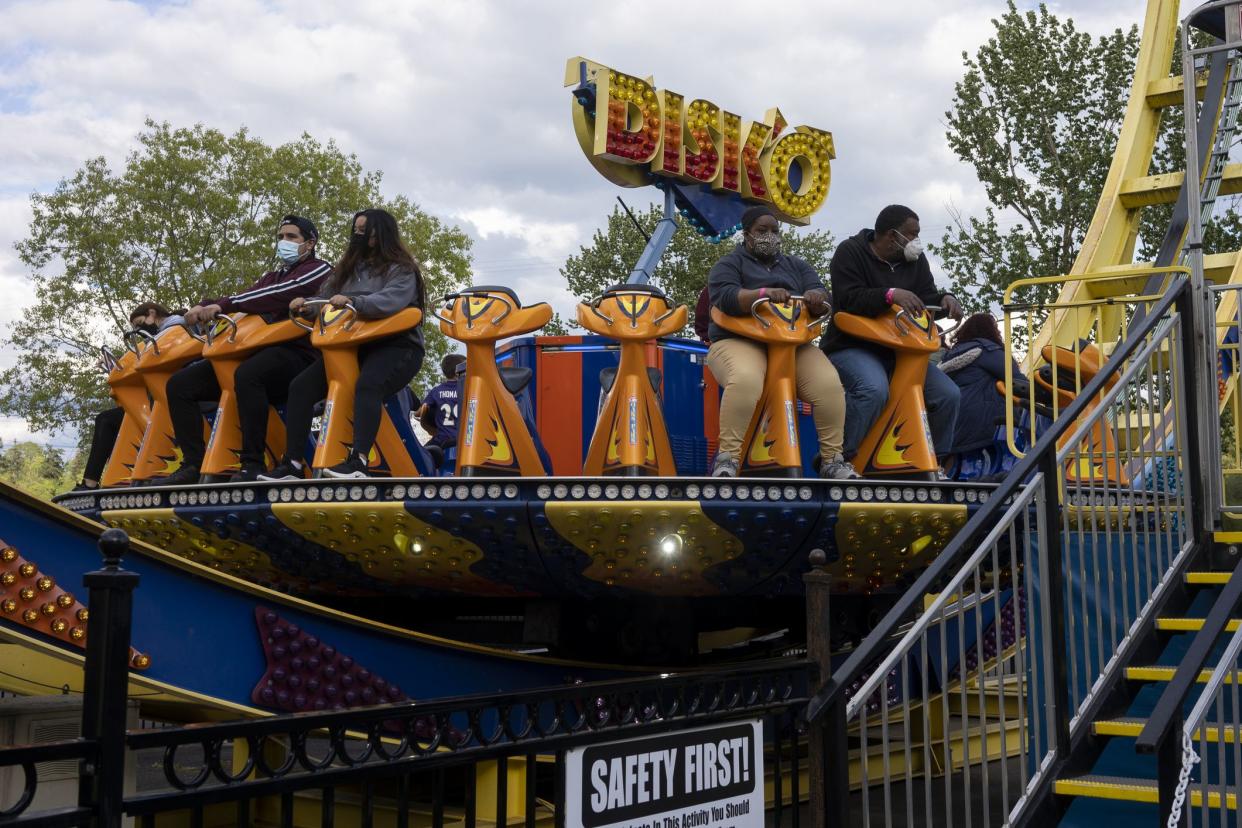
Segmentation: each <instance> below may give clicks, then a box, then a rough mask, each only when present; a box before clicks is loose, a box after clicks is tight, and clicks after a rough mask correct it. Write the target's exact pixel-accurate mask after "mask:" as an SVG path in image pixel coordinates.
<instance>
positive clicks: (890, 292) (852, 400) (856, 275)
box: [820, 204, 962, 458]
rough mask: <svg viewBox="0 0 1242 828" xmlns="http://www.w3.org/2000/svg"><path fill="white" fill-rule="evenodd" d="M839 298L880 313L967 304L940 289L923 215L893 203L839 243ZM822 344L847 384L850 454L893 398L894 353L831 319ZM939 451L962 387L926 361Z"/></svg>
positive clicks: (954, 312)
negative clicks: (871, 225)
mask: <svg viewBox="0 0 1242 828" xmlns="http://www.w3.org/2000/svg"><path fill="white" fill-rule="evenodd" d="M828 269H829V272H830V273H831V275H832V301H833V305H834V307H835V308H836V310H837V311H838V312H841V311H844V312H846V313H852V314H857V315H858V316H869V317H877V316H880V315H882V314H884V313H887V312H888V310H889V308H890V307H891V306H893V305H896V306H897V307H899V308H901V309H902V310H904V311H906V312H907V313H909V314H910V315H911V316H918V315H919V314H922V313H923V311H924V310H925V309H926V308H927V307H928V306H935V305H939V306H940V307H942V308H943V309H944V310H945V311H947V312H948V314H949V315H950V316H951V317H953V318H954V319H961V318H962V306H961V305H960V304H959V303H958V301H957V299H955V298H954V297H953V295H952V294H950V293H947V292H945V291H941V290H938V289H937V288H936V283H935V282H934V281H932V275H931V267H930V266H929V265H928V263H927V256H926V255H924V253H923V243H922V241H921V240H920V239H919V217H918V216H917V215H916V214H915V212H914V211H913V210H911V209H910V208H909V207H904V206H902V205H900V204H893V205H889V206H888V207H885V208H884V209H883V210H881V211H880V214H879V216H877V217H876V220H875V229H874V230H866V229H864V230H860V231H859V232H858V234H857V235H855V236H853V237H851V238H848V239H846V240H845V241H843V242H842V243H841V245H840V246H839V247H837V249H836V252H835V253H833V255H832V262H831V264H829V266H828ZM820 347H821V348H822V349H823V350H824V353H826V354H827V355H828V358H829V359H830V360H832V364H833V365H834V366H835V367H836V369H837V373H839V374H840V376H841V382H842V383H843V384H844V385H845V395H846V415H845V455H846V457H849V458H853V456H854V455H855V454H856V453H857V451H858V446H859V444H860V443H862V441H863V438H865V437H866V436H867V432H868V431H869V430H870V429H871V426H872V425H873V424H874V423H875V421H876V418H877V417H879V416H880V412H881V411H883V410H884V406H885V405H886V404H887V403H888V381H889V375H890V374H891V373H892V370H893V364H894V359H895V357H894V355H893V353H892V352H891V351H889V350H888V349H887V348H884V347H883V346H881V345H874V344H871V343H869V342H863V341H861V340H858V339H855V338H854V337H852V336H849V335H848V334H846V333H844V332H842V331H841V330H839V329H838V328H837V327H836V326H835V325H832V324H831V323H829V326H828V330H827V331H826V332H825V334H824V336H823V338H822V339H821V340H820ZM923 395H924V400H925V401H926V403H927V420H928V423H929V424H930V426H931V435H932V443H933V449H934V450H937V451H938V453H942V454H948V450H949V446H951V445H952V442H953V427H954V423H955V422H956V421H957V409H958V399H959V397H960V393H959V392H958V389H957V386H956V385H954V384H953V382H952V381H951V380H950V379H949V378H948V377H946V376H945V375H944V373H943V372H941V370H940V369H939V368H937V367H936V366H935V365H931V364H929V365H928V366H927V379H926V380H925V381H924V383H923Z"/></svg>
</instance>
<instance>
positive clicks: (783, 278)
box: [707, 206, 857, 478]
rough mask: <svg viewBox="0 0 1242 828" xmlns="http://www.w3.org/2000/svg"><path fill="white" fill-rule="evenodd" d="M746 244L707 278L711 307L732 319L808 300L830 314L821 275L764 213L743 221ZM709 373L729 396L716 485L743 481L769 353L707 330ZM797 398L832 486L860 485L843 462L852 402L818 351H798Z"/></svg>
mask: <svg viewBox="0 0 1242 828" xmlns="http://www.w3.org/2000/svg"><path fill="white" fill-rule="evenodd" d="M742 229H743V236H742V242H741V243H740V244H739V245H738V246H737V247H736V248H734V249H733V251H732V252H730V253H727V254H725V255H724V256H723V257H722V258H721V259H720V260H719V261H717V262H716V264H715V265H713V266H712V269H711V273H710V274H708V277H707V285H708V290H709V291H710V293H711V303H712V305H713V306H714V307H717V308H720V310H721V311H722V312H723V313H727V314H729V315H730V316H746V315H748V314H749V313H750V312H751V307H752V305H753V304H754V303H755V302H757V301H758V300H760V299H764V298H766V299H769V300H771V301H772V302H778V303H779V302H788V301H789V297H790V296H793V295H802V296H803V297H805V300H806V305H807V309H808V310H810V312H811V313H813V314H815V315H817V316H819V315H822V314H825V313H828V312H829V310H830V309H831V308H830V307H829V304H828V291H827V290H825V289H824V285H823V282H821V281H820V279H819V276H817V275H816V273H815V270H814V269H813V268H812V267H811V266H810V265H809V264H807V263H806V262H805V261H804V260H802V259H800V258H798V257H797V256H790V255H786V254H783V253H781V237H780V224H779V222H777V220H776V216H775V215H773V213H772V211H771V210H770V209H768V208H767V207H764V206H756V207H751V208H749V209H748V210H746V212H744V213H742ZM708 339H709V340H710V341H711V345H710V346H709V347H708V350H707V367H708V368H710V369H711V372H712V376H714V377H715V378H716V382H718V383H719V384H720V386H721V387H722V388H723V389H724V393H723V396H722V397H721V398H720V443H719V449H718V451H717V454H716V458H715V460H714V461H713V463H712V476H713V477H736V476H737V473H738V462H739V458H740V457H741V453H742V451H743V446H742V440H743V439H744V438H745V436H746V429H747V426H749V424H750V420H751V417H752V416H753V414H754V412H755V406H756V405H757V404H758V403H759V397H760V395H761V394H762V393H763V381H764V374H765V373H766V372H767V351H766V349H765V348H764V345H763V343H761V342H755V341H753V340H750V339H746V338H744V337H739V336H737V335H735V334H732V333H730V332H728V331H726V330H725V329H724V328H722V327H720V326H719V325H717V324H716V323H715V322H712V323H711V324H709V325H708ZM795 370H796V372H797V385H798V396H799V397H800V398H802V399H803V400H805V401H806V402H808V403H810V404H811V405H812V406H813V407H814V408H813V410H812V415H813V416H814V419H815V430H816V431H817V432H818V434H819V453H820V457H821V458H822V461H821V463H820V469H819V473H820V476H821V477H827V478H850V477H856V476H857V475H855V473H854V470H853V468H851V467H850V465H849V464H848V463H846V462H845V459H844V458H843V457H842V456H841V435H842V426H843V423H844V421H845V394H844V392H843V391H842V388H841V381H840V380H839V379H838V378H837V372H836V370H835V369H834V368H833V367H832V364H831V363H830V362H829V361H828V360H827V359H826V358H825V357H824V354H823V352H821V351H820V350H819V349H818V348H816V347H815V346H814V345H812V344H809V343H808V344H806V345H803V346H801V347H800V348H798V351H797V365H796V369H795Z"/></svg>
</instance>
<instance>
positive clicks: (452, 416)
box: [423, 382, 457, 444]
mask: <svg viewBox="0 0 1242 828" xmlns="http://www.w3.org/2000/svg"><path fill="white" fill-rule="evenodd" d="M423 402H425V403H426V404H427V405H429V406H431V410H432V412H433V413H434V414H435V418H436V433H435V434H433V435H432V437H431V439H432V440H433V441H435V442H437V443H441V444H448V443H456V442H457V383H456V382H442V383H440V384H439V385H437V386H436V387H435V388H433V389H431V390H430V391H429V392H427V397H426V399H424V400H423Z"/></svg>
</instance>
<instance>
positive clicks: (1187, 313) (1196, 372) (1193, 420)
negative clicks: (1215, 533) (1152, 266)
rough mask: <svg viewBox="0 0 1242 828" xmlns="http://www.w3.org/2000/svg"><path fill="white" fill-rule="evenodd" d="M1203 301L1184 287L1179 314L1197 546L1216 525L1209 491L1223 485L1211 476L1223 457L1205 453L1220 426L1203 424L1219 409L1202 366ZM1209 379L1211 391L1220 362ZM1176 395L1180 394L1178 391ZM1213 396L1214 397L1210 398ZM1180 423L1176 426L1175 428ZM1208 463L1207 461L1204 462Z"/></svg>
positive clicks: (1185, 467) (1186, 462)
mask: <svg viewBox="0 0 1242 828" xmlns="http://www.w3.org/2000/svg"><path fill="white" fill-rule="evenodd" d="M1201 301H1202V300H1201V299H1200V295H1199V294H1198V293H1196V292H1195V291H1194V290H1193V289H1191V288H1186V287H1183V288H1182V293H1181V295H1180V296H1178V297H1177V314H1178V317H1179V328H1180V331H1179V333H1180V337H1179V347H1180V348H1181V351H1182V364H1181V365H1179V366H1177V367H1178V368H1179V369H1180V371H1181V374H1182V381H1181V397H1182V398H1181V400H1179V401H1178V403H1179V404H1180V405H1181V416H1182V419H1183V420H1184V421H1185V424H1186V445H1185V447H1184V448H1183V456H1182V458H1181V472H1180V473H1181V475H1182V479H1183V480H1185V481H1186V485H1187V492H1186V497H1187V500H1188V501H1189V503H1190V508H1189V512H1190V529H1191V536H1192V538H1193V540H1194V542H1195V543H1196V544H1199V543H1202V542H1203V541H1204V540H1205V539H1206V538H1207V536H1208V533H1209V532H1211V530H1212V525H1213V524H1214V523H1215V517H1216V516H1215V504H1212V503H1208V500H1209V497H1208V492H1215V491H1217V490H1218V486H1219V485H1223V481H1222V482H1220V483H1217V482H1214V481H1212V480H1211V477H1210V476H1219V475H1220V473H1221V472H1220V465H1221V464H1220V454H1219V452H1218V453H1216V454H1215V455H1213V453H1211V452H1205V450H1204V443H1205V440H1207V439H1210V438H1209V437H1208V433H1209V432H1210V433H1211V434H1215V433H1216V428H1215V426H1216V424H1215V423H1213V427H1212V428H1208V429H1206V430H1205V429H1204V428H1203V424H1202V423H1201V422H1200V417H1199V412H1200V410H1204V411H1206V412H1208V413H1207V414H1204V415H1203V416H1204V417H1205V418H1206V417H1209V416H1213V417H1214V415H1213V414H1212V412H1214V411H1215V410H1216V407H1215V403H1216V396H1217V395H1216V393H1215V392H1214V391H1211V390H1206V391H1205V390H1204V388H1203V386H1204V384H1205V377H1204V368H1205V367H1206V366H1203V365H1201V363H1200V355H1201V348H1202V343H1201V341H1200V340H1201V337H1200V335H1199V331H1198V327H1199V325H1200V317H1201V316H1203V315H1204V314H1203V313H1202V312H1196V311H1197V308H1198V303H1200V302H1201ZM1215 345H1216V340H1215V338H1213V339H1212V348H1213V350H1212V353H1213V354H1214V353H1215ZM1207 376H1210V377H1211V380H1212V381H1211V382H1210V383H1207V384H1208V385H1210V386H1211V388H1213V389H1214V388H1215V387H1216V361H1215V360H1214V359H1213V360H1212V366H1211V373H1210V374H1208V375H1207ZM1175 393H1176V392H1175ZM1209 395H1210V396H1209ZM1205 398H1207V399H1211V400H1212V402H1213V404H1212V405H1211V406H1209V407H1208V408H1206V409H1201V404H1200V403H1201V401H1203V400H1204V399H1205ZM1176 427H1177V424H1176V423H1174V428H1176ZM1205 460H1206V461H1207V462H1204V461H1205Z"/></svg>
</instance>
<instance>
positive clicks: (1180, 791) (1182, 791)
mask: <svg viewBox="0 0 1242 828" xmlns="http://www.w3.org/2000/svg"><path fill="white" fill-rule="evenodd" d="M1199 761H1200V759H1199V754H1197V753H1195V743H1194V740H1192V739H1191V738H1190V732H1189V731H1183V732H1182V770H1181V772H1180V773H1179V774H1178V775H1177V790H1176V791H1174V792H1173V807H1172V808H1170V809H1169V824H1168V826H1167V828H1179V826H1180V825H1181V824H1182V807H1183V806H1184V805H1185V804H1186V791H1187V790H1188V789H1189V788H1190V774H1191V772H1192V771H1193V770H1194V766H1195V765H1197V764H1199Z"/></svg>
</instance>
